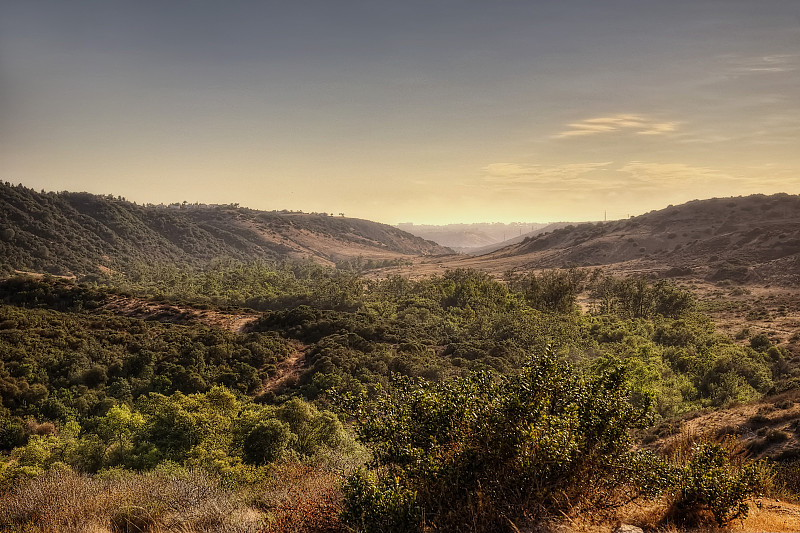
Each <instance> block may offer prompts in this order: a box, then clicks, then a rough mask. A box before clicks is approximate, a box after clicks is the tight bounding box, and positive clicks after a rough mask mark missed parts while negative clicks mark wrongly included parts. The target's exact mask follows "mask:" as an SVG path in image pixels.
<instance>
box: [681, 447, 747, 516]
mask: <svg viewBox="0 0 800 533" xmlns="http://www.w3.org/2000/svg"><path fill="white" fill-rule="evenodd" d="M677 468H678V471H677V486H676V489H675V491H674V499H673V504H672V506H673V509H672V513H673V517H674V518H675V519H677V521H679V522H682V523H683V524H682V525H688V526H691V525H697V523H698V521H700V520H701V517H702V515H703V513H705V512H710V513H711V514H712V515H713V517H714V520H715V521H716V522H717V525H719V526H720V527H722V526H723V525H725V524H727V523H728V522H730V521H731V520H735V519H737V518H745V517H747V514H748V511H749V507H748V505H747V499H748V498H750V497H751V496H754V495H756V494H758V493H759V491H760V490H761V487H762V482H761V465H760V464H759V463H748V464H736V463H735V462H733V461H731V453H730V450H729V449H727V448H726V447H725V446H724V445H721V444H718V443H711V442H704V443H700V444H696V445H695V446H694V447H693V449H692V452H691V455H690V457H689V459H688V461H687V462H686V464H684V465H682V466H680V465H678V466H677Z"/></svg>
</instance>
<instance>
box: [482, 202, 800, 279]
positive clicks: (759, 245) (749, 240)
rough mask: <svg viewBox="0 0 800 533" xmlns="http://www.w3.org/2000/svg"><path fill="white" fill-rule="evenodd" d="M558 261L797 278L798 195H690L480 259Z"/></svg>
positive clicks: (717, 276)
mask: <svg viewBox="0 0 800 533" xmlns="http://www.w3.org/2000/svg"><path fill="white" fill-rule="evenodd" d="M512 257H513V258H517V259H520V260H524V261H525V262H526V263H527V264H528V265H529V266H535V267H539V268H543V267H562V266H564V265H573V266H591V265H609V264H616V263H635V264H637V265H639V266H641V267H643V268H644V267H650V268H653V269H659V270H661V271H665V272H666V271H669V270H670V269H674V270H673V271H674V272H676V273H680V272H681V271H682V270H683V271H688V270H693V271H695V272H696V273H697V274H699V275H701V276H704V277H707V278H708V279H710V280H722V279H731V280H735V281H746V280H760V279H766V278H775V279H776V280H778V281H782V282H783V283H785V284H797V283H798V282H800V268H798V267H800V197H798V196H791V195H787V194H777V195H773V196H764V195H754V196H748V197H739V198H714V199H711V200H695V201H692V202H688V203H686V204H682V205H677V206H670V207H667V208H666V209H661V210H658V211H651V212H650V213H647V214H645V215H641V216H637V217H632V218H630V219H628V220H620V221H614V222H605V223H595V224H591V223H589V224H578V225H574V226H568V227H565V228H561V229H557V230H555V231H553V232H550V233H547V234H543V235H539V236H535V237H532V238H529V239H525V240H524V241H523V242H521V243H519V244H517V245H514V246H510V247H507V248H505V249H502V250H498V251H497V252H495V253H493V254H490V255H488V256H486V257H485V260H487V261H491V260H500V259H502V258H512Z"/></svg>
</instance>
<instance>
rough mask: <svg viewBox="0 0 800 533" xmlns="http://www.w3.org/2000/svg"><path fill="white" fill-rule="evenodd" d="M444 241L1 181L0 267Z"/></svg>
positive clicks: (425, 250)
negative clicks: (37, 188)
mask: <svg viewBox="0 0 800 533" xmlns="http://www.w3.org/2000/svg"><path fill="white" fill-rule="evenodd" d="M449 252H450V250H448V249H447V248H443V247H441V246H439V245H437V244H435V243H432V242H430V241H426V240H424V239H421V238H419V237H415V236H413V235H411V234H409V233H406V232H404V231H401V230H399V229H397V228H394V227H392V226H388V225H385V224H378V223H376V222H370V221H366V220H359V219H354V218H344V217H333V216H327V215H325V214H305V213H290V212H275V211H272V212H265V211H256V210H251V209H246V208H239V207H236V206H204V205H185V204H184V205H178V204H173V205H171V206H141V205H136V204H134V203H131V202H128V201H125V200H124V199H122V198H113V197H111V196H97V195H92V194H88V193H71V192H59V193H54V192H48V193H44V192H42V193H39V192H36V191H34V190H32V189H28V188H25V187H23V186H21V185H18V186H13V185H10V184H8V183H0V270H4V271H6V272H9V271H12V270H24V271H35V272H49V273H53V274H62V275H63V274H88V273H97V272H98V271H101V270H104V269H112V270H118V269H124V268H125V265H126V264H130V263H131V262H135V261H145V262H149V263H159V262H170V263H174V264H179V265H199V264H204V263H207V262H208V261H211V260H213V259H216V258H220V257H229V258H233V259H237V260H254V259H268V260H281V259H298V258H310V259H313V260H316V261H320V262H324V263H332V262H336V261H341V260H346V259H354V258H357V257H362V258H364V259H372V260H378V261H389V260H394V259H403V258H407V257H413V256H418V255H432V254H443V253H449Z"/></svg>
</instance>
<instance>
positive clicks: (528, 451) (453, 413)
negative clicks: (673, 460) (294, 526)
mask: <svg viewBox="0 0 800 533" xmlns="http://www.w3.org/2000/svg"><path fill="white" fill-rule="evenodd" d="M349 407H350V408H351V409H353V412H354V413H355V414H356V415H357V421H358V427H357V429H358V434H359V437H360V438H361V439H362V441H364V442H365V443H368V444H369V445H371V447H372V451H373V454H374V462H373V463H372V464H371V473H370V474H369V475H366V474H364V473H358V474H355V475H354V476H352V477H351V478H350V479H349V481H348V483H347V484H346V486H345V501H346V508H347V513H346V518H347V519H348V520H349V522H350V523H351V525H353V526H354V527H358V528H361V529H362V530H364V531H383V530H386V528H387V527H390V526H391V527H398V528H401V529H402V530H404V531H409V530H413V529H419V528H420V527H421V523H420V522H415V523H414V524H413V525H414V528H412V527H411V524H409V522H408V521H409V520H411V518H412V517H417V518H420V517H422V516H424V518H425V521H426V523H427V524H429V525H432V526H433V527H434V528H440V529H444V530H447V529H452V530H459V528H467V527H468V528H470V529H471V530H486V531H488V530H493V529H494V528H495V527H496V525H497V524H498V523H501V522H502V523H507V521H508V520H511V521H524V520H526V519H528V518H531V517H536V516H542V515H552V514H557V513H558V512H560V511H562V510H564V509H566V508H568V507H569V506H572V505H578V504H579V505H583V506H586V507H595V508H596V507H611V506H614V505H616V504H618V503H619V500H618V499H617V498H616V493H617V491H618V490H619V489H620V488H621V487H623V486H630V485H631V468H630V467H631V464H642V465H644V464H646V462H639V461H636V460H634V457H635V456H636V454H633V453H631V452H630V451H629V447H630V444H631V440H630V437H629V434H628V431H629V429H631V428H633V427H641V426H643V425H644V424H646V423H647V421H648V420H649V417H648V412H649V401H644V402H642V403H640V404H635V403H633V402H632V401H631V389H630V387H629V385H628V381H627V379H626V371H625V368H624V367H623V366H622V365H621V364H619V363H618V362H616V361H613V360H608V361H607V364H606V365H605V367H604V368H603V369H601V370H600V372H599V373H598V374H597V375H592V376H581V375H579V374H577V373H576V372H575V371H574V370H573V369H572V368H571V367H570V366H569V365H568V364H566V363H564V362H562V361H560V360H559V359H558V358H557V357H556V356H555V355H554V354H553V352H552V351H550V350H548V351H546V352H545V353H544V354H543V355H541V356H539V357H532V358H530V359H529V360H528V362H527V363H526V364H525V366H524V367H523V368H522V370H521V372H520V373H519V374H517V375H514V376H506V377H493V376H492V375H489V374H485V373H479V374H471V375H468V376H465V377H461V378H456V379H451V380H447V381H443V382H440V383H429V382H426V381H421V380H420V381H416V380H412V379H409V378H399V377H398V378H396V379H395V380H394V381H393V382H392V385H391V388H390V389H389V390H388V391H387V392H386V393H385V394H383V395H381V396H380V397H378V398H377V399H375V400H374V401H366V399H364V398H363V397H362V399H361V400H360V401H359V400H356V401H355V402H354V403H353V404H351V405H350V406H349ZM634 475H635V472H634ZM634 484H635V483H634ZM387 514H388V515H389V516H395V517H397V519H398V520H401V521H402V527H401V526H399V525H396V524H395V525H387V523H386V515H387Z"/></svg>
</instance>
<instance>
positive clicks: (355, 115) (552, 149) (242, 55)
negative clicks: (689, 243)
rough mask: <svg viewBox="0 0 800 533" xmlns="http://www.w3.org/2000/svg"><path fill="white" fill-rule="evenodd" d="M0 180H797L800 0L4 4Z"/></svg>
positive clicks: (558, 209)
mask: <svg viewBox="0 0 800 533" xmlns="http://www.w3.org/2000/svg"><path fill="white" fill-rule="evenodd" d="M0 4H2V13H3V14H2V17H0V180H3V181H9V182H11V183H22V184H23V185H25V186H27V187H31V188H34V189H36V190H39V189H44V190H48V191H49V190H53V191H62V190H69V191H88V192H92V193H98V194H112V195H114V196H123V197H125V198H127V199H128V200H131V201H136V202H139V203H162V202H163V203H171V202H183V201H187V202H189V203H194V202H201V203H239V204H240V205H242V206H247V207H251V208H254V209H264V210H273V209H277V210H281V209H291V210H302V211H306V212H332V213H336V214H338V213H344V214H345V215H347V216H353V217H359V218H366V219H370V220H375V221H379V222H384V223H389V224H395V223H400V222H415V223H420V224H422V223H427V224H444V223H454V222H512V221H530V222H548V221H585V220H603V219H604V218H607V219H608V220H613V219H619V218H625V217H628V216H631V215H636V214H641V213H644V212H647V211H650V210H652V209H660V208H663V207H666V206H667V205H669V204H679V203H683V202H686V201H689V200H693V199H702V198H710V197H727V196H739V195H747V194H753V193H763V194H771V193H775V192H787V193H790V194H797V193H800V1H799V0H758V1H755V0H602V1H601V0H497V1H488V0H487V1H475V0H395V1H391V2H390V1H384V0H363V1H357V0H335V1H334V0H325V1H306V0H292V1H289V0H281V1H278V0H274V1H273V0H264V1H241V0H239V1H237V0H227V1H225V2H222V1H205V0H193V1H180V0H169V1H166V0H135V1H133V0H131V1H121V0H98V1H87V0H70V1H69V2H66V1H63V0H57V1H56V0H2V1H1V2H0Z"/></svg>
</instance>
